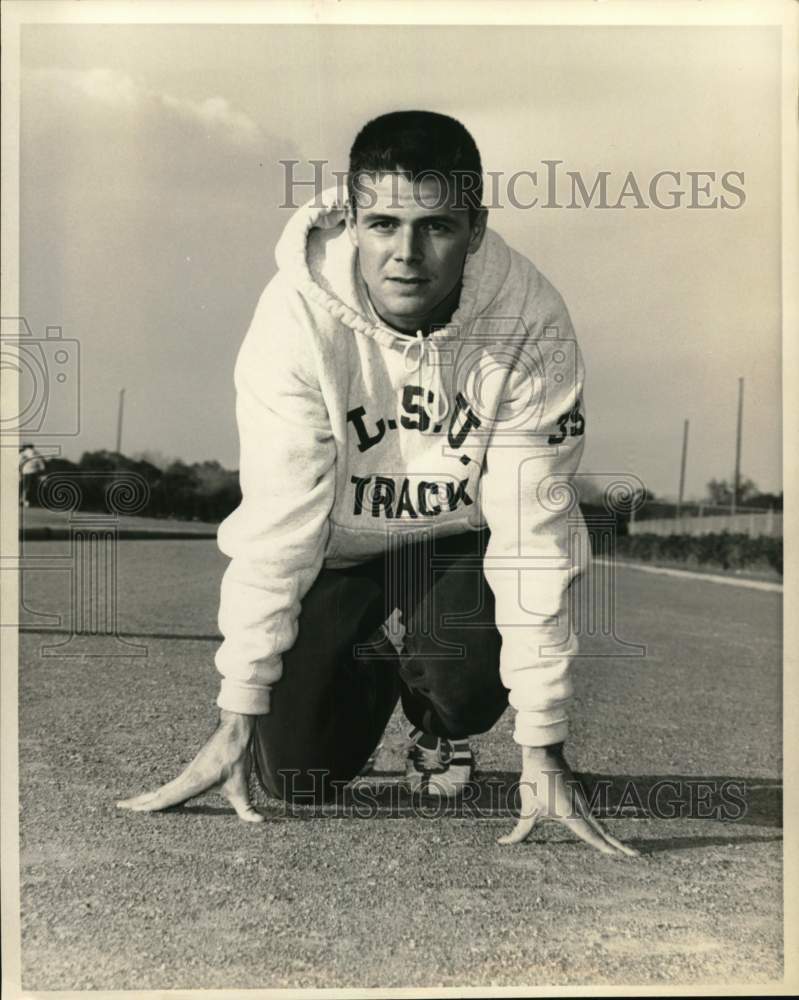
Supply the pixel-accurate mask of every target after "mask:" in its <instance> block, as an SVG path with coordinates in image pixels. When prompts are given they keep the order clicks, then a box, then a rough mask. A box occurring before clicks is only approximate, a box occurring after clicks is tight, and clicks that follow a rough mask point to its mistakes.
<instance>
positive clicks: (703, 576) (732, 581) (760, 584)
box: [594, 559, 782, 594]
mask: <svg viewBox="0 0 799 1000" xmlns="http://www.w3.org/2000/svg"><path fill="white" fill-rule="evenodd" d="M594 562H595V563H599V564H600V565H604V566H606V565H608V563H609V562H610V560H609V559H594ZM614 562H615V565H616V566H624V567H626V568H627V569H638V570H640V571H641V572H642V573H659V574H660V575H661V576H682V577H688V578H689V579H691V580H706V581H707V582H708V583H727V584H729V585H730V586H731V587H749V588H751V589H752V590H769V591H771V592H772V593H776V594H781V593H782V584H781V583H769V582H768V581H767V580H738V579H736V578H735V577H731V576H716V575H715V574H713V573H694V572H693V571H692V570H689V569H670V568H668V567H666V566H646V565H644V564H643V563H635V562H626V561H625V560H624V559H616V560H614Z"/></svg>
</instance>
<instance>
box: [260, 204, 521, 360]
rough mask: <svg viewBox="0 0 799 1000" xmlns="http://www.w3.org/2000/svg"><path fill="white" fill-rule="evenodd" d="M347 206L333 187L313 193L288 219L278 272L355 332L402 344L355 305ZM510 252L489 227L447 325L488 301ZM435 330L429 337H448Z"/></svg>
mask: <svg viewBox="0 0 799 1000" xmlns="http://www.w3.org/2000/svg"><path fill="white" fill-rule="evenodd" d="M345 211H346V205H345V203H344V202H341V201H339V200H338V199H337V190H336V188H330V189H329V190H327V191H323V192H321V194H319V195H317V196H315V197H314V198H313V199H312V200H311V201H309V202H308V203H307V204H306V205H303V206H302V208H300V209H298V211H297V212H296V213H295V214H294V215H293V216H292V217H291V219H290V220H289V222H288V224H287V225H286V228H285V229H284V231H283V235H282V236H281V237H280V240H279V241H278V244H277V248H276V251H275V257H276V259H277V265H278V267H279V269H280V272H281V274H282V275H283V276H284V277H285V278H287V279H288V280H289V281H290V283H291V284H292V285H293V286H294V287H296V288H297V289H298V290H299V291H300V292H302V293H303V294H304V295H306V296H308V297H309V298H310V299H313V301H315V302H316V303H318V304H319V305H321V306H323V307H324V308H325V309H326V310H327V312H329V313H330V314H331V315H332V316H333V317H334V318H335V319H337V320H339V321H340V322H342V323H344V324H346V325H347V326H349V327H350V328H351V329H353V330H355V331H356V332H357V333H359V334H362V335H364V336H367V337H372V338H374V339H376V340H378V341H380V342H381V343H384V344H386V345H387V346H395V345H397V344H401V345H402V346H403V347H404V346H405V345H406V343H407V339H408V338H407V336H403V335H402V334H399V333H394V332H393V331H391V330H389V329H387V328H386V327H384V326H376V325H375V324H374V323H373V321H372V320H371V319H370V318H369V317H368V316H366V315H365V314H364V312H363V310H362V309H361V307H360V304H359V299H358V292H357V283H356V274H357V270H356V269H357V266H358V251H357V249H356V248H355V247H354V246H353V245H352V242H351V241H350V238H349V236H348V235H347V232H346V229H345V224H344V218H345ZM510 267H511V251H510V248H509V247H508V245H507V244H506V243H505V241H504V240H503V239H502V237H501V236H500V235H499V234H498V233H495V232H494V231H493V230H491V229H488V230H487V232H486V235H485V238H484V239H483V242H482V244H481V246H480V249H479V250H478V251H477V252H476V253H474V254H469V255H468V256H467V258H466V264H465V267H464V271H463V282H462V287H461V297H460V303H459V305H458V308H457V309H456V310H455V312H454V314H453V315H452V318H451V319H450V322H449V326H457V327H464V326H466V324H467V323H469V322H470V321H471V320H473V319H474V318H475V317H476V316H479V315H481V313H483V311H484V310H485V309H486V308H487V307H488V306H489V305H490V304H491V303H492V302H493V300H494V299H495V298H496V296H497V294H498V292H499V291H500V289H501V288H502V287H503V285H504V284H505V281H506V279H507V277H508V273H509V271H510ZM447 335H448V334H447V330H446V328H444V329H442V330H434V331H433V332H432V333H431V334H430V336H429V338H428V339H429V340H435V339H441V338H445V337H447Z"/></svg>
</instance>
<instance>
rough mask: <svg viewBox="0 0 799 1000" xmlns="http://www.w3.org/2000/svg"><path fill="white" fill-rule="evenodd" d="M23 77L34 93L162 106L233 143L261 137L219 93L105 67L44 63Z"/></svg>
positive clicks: (135, 107) (121, 106)
mask: <svg viewBox="0 0 799 1000" xmlns="http://www.w3.org/2000/svg"><path fill="white" fill-rule="evenodd" d="M27 76H28V83H29V84H30V85H31V88H32V91H33V92H35V93H38V94H40V95H42V96H49V97H51V98H53V99H57V100H59V101H61V102H63V101H65V100H72V101H74V100H75V99H79V100H82V101H85V102H86V103H88V104H90V105H95V106H96V107H98V108H106V109H109V110H112V111H128V112H144V113H148V112H149V113H153V112H156V113H157V112H158V111H161V112H164V113H165V114H166V115H167V116H170V117H174V118H177V119H180V120H182V121H183V122H186V123H189V124H194V125H196V126H199V127H200V128H201V129H202V130H203V131H205V132H208V131H211V132H213V133H215V137H216V138H225V139H227V140H229V141H230V142H232V143H234V144H236V145H242V146H248V145H253V144H257V143H259V142H261V141H262V138H263V136H262V133H261V129H260V128H259V126H258V125H257V124H256V122H254V121H253V119H252V118H250V117H249V115H247V114H245V112H243V111H239V110H237V109H236V108H234V107H231V105H230V102H229V101H228V100H227V99H226V98H224V97H220V96H209V97H206V98H204V99H203V100H200V101H193V100H189V99H188V98H184V97H175V96H174V95H172V94H167V93H161V92H159V91H156V90H152V89H150V88H148V87H145V86H143V85H142V84H141V83H139V82H137V81H136V80H134V79H133V78H132V77H130V76H128V75H127V74H125V73H121V72H119V71H118V70H113V69H108V68H105V67H96V68H93V69H86V70H72V69H62V68H60V67H48V68H40V69H35V70H32V71H31V72H30V73H29V74H27ZM42 92H43V93H42Z"/></svg>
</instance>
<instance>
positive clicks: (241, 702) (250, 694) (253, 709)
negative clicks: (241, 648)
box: [216, 677, 269, 715]
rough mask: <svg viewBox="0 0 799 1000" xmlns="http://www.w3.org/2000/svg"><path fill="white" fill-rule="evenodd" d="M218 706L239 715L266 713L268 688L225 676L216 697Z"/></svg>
mask: <svg viewBox="0 0 799 1000" xmlns="http://www.w3.org/2000/svg"><path fill="white" fill-rule="evenodd" d="M216 703H217V705H218V707H219V708H224V709H225V711H226V712H237V713H238V714H239V715H267V714H268V712H269V688H268V687H255V686H254V685H252V684H243V683H242V682H241V681H236V680H232V679H231V678H228V677H225V678H224V679H223V680H222V686H221V687H220V689H219V697H218V698H217V699H216Z"/></svg>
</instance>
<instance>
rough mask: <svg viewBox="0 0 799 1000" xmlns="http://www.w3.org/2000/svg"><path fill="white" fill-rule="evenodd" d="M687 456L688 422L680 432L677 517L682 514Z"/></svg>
mask: <svg viewBox="0 0 799 1000" xmlns="http://www.w3.org/2000/svg"><path fill="white" fill-rule="evenodd" d="M687 455H688V421H687V420H686V421H685V423H684V425H683V431H682V459H681V460H680V490H679V493H678V494H677V517H679V516H680V514H681V513H682V500H683V493H684V492H685V460H686V457H687Z"/></svg>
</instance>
